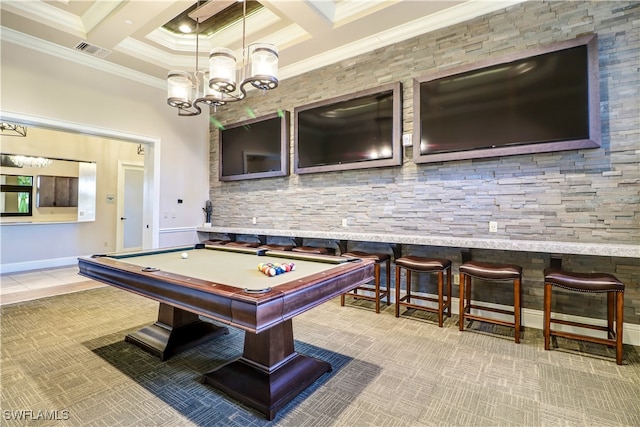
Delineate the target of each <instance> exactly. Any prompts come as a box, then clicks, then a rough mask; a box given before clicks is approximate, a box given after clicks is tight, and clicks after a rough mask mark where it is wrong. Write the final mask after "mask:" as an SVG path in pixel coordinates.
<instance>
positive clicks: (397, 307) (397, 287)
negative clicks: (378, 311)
mask: <svg viewBox="0 0 640 427" xmlns="http://www.w3.org/2000/svg"><path fill="white" fill-rule="evenodd" d="M401 269H402V267H400V266H398V265H396V317H400V287H401V286H402V282H401V281H400V270H401Z"/></svg>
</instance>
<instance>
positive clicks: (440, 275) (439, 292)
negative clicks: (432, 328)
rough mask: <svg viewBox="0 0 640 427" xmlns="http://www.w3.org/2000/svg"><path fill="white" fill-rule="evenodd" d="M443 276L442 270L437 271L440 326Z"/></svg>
mask: <svg viewBox="0 0 640 427" xmlns="http://www.w3.org/2000/svg"><path fill="white" fill-rule="evenodd" d="M443 279H444V277H443V273H442V271H439V272H438V326H439V327H441V328H442V312H443V308H442V307H443V305H444V292H443V289H442V287H443V282H444V280H443Z"/></svg>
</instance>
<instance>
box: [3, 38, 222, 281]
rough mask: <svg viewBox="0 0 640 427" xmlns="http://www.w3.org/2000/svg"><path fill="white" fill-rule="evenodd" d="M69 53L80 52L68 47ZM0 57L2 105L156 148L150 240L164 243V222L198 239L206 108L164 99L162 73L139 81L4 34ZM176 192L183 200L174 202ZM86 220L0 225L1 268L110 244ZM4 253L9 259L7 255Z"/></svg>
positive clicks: (185, 238) (57, 259) (204, 187)
mask: <svg viewBox="0 0 640 427" xmlns="http://www.w3.org/2000/svg"><path fill="white" fill-rule="evenodd" d="M68 54H69V56H70V57H74V56H75V57H77V55H84V54H82V53H77V52H75V51H73V50H69V53H68ZM94 59H95V58H91V60H94ZM95 61H99V60H97V59H95ZM1 62H2V76H1V93H0V95H1V101H2V104H1V106H0V107H1V110H2V111H3V112H9V113H11V115H20V114H24V115H27V116H32V117H37V118H43V119H44V122H46V123H50V122H51V123H54V122H56V121H61V122H63V123H64V124H65V125H69V124H72V125H73V124H78V125H79V127H80V128H83V129H91V131H92V132H94V133H97V134H102V133H103V132H102V131H103V130H104V134H107V135H112V134H121V135H123V136H124V137H125V138H130V139H131V140H136V139H138V138H139V139H140V140H144V141H151V143H152V144H153V145H154V147H152V150H151V151H153V149H159V150H160V152H159V153H156V155H155V156H154V158H155V159H157V160H159V164H156V165H154V167H155V168H157V170H154V171H152V172H153V173H156V176H157V177H158V186H157V192H158V194H159V200H158V201H157V202H156V203H155V207H154V209H153V210H154V213H153V217H152V218H148V220H149V222H151V228H152V229H153V230H154V233H155V234H156V235H155V236H153V237H154V238H153V240H151V241H153V242H155V243H154V245H157V246H166V245H165V244H164V243H163V239H162V237H161V236H162V234H163V230H170V233H169V234H170V235H171V238H170V239H169V240H170V242H171V244H175V243H176V242H180V244H182V243H192V242H195V241H196V233H195V230H194V229H193V227H195V226H196V225H198V224H201V223H202V222H203V219H204V217H203V213H202V207H203V206H204V203H205V201H206V200H207V199H208V197H209V196H208V179H209V178H208V176H209V170H208V166H209V158H208V152H209V150H208V144H209V142H208V141H209V127H208V125H209V122H208V114H206V112H205V114H202V115H201V116H196V117H178V116H177V112H176V111H175V109H173V108H171V107H169V106H168V105H167V104H166V99H165V98H166V90H165V89H164V87H163V84H162V81H161V80H157V81H155V83H156V85H155V86H152V85H148V84H143V83H140V82H137V81H134V80H132V79H127V78H123V77H118V76H116V75H114V74H111V73H107V72H103V71H100V70H99V69H96V68H94V67H92V66H86V65H81V64H79V63H78V62H77V61H69V60H66V59H62V58H60V57H59V56H57V55H48V54H46V53H42V52H40V51H37V50H32V49H29V48H26V47H24V46H18V45H15V44H13V43H11V42H8V41H7V40H5V39H3V40H2V44H1ZM158 154H159V155H158ZM98 185H100V184H98ZM178 199H182V200H183V203H182V204H178V203H177V200H178ZM151 205H153V203H151ZM90 226H91V225H90V224H52V225H32V226H29V225H23V226H0V240H1V243H2V253H1V255H0V256H1V260H2V262H1V264H2V271H3V272H8V271H12V270H13V271H15V270H17V269H22V267H25V268H26V267H29V268H32V267H47V266H51V265H55V264H56V263H61V262H62V263H68V262H73V260H74V259H75V257H77V256H81V255H88V254H91V253H97V252H105V249H107V250H113V249H115V246H113V247H111V246H110V247H108V248H105V247H104V240H98V239H93V238H92V235H91V233H90V232H89V230H88V227H90ZM176 230H184V231H183V232H182V234H181V235H182V237H181V238H176ZM114 240H115V238H114ZM147 246H149V245H147ZM8 254H10V256H11V257H10V259H11V263H8V262H5V257H8V256H9V255H8ZM70 260H71V261H70Z"/></svg>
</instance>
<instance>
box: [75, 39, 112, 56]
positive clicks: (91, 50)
mask: <svg viewBox="0 0 640 427" xmlns="http://www.w3.org/2000/svg"><path fill="white" fill-rule="evenodd" d="M75 49H76V50H78V51H80V52H84V53H86V54H87V55H91V56H96V57H98V58H104V57H105V56H107V55H109V54H110V53H111V51H110V50H108V49H103V48H101V47H98V46H95V45H92V44H89V43H87V42H84V41H81V42H79V43H78V44H77V45H76V46H75Z"/></svg>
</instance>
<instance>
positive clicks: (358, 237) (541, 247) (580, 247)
mask: <svg viewBox="0 0 640 427" xmlns="http://www.w3.org/2000/svg"><path fill="white" fill-rule="evenodd" d="M196 230H197V231H200V232H208V233H233V234H246V235H265V236H284V237H303V238H313V239H338V240H354V241H362V242H382V243H402V244H407V245H425V246H446V247H456V248H470V249H496V250H506V251H524V252H540V253H549V254H574V255H595V256H613V257H628V258H640V245H632V244H616V243H582V242H558V241H542V240H509V239H479V238H472V237H449V236H430V235H417V234H393V233H356V232H348V231H342V230H330V231H313V230H278V229H261V228H233V227H197V228H196Z"/></svg>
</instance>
